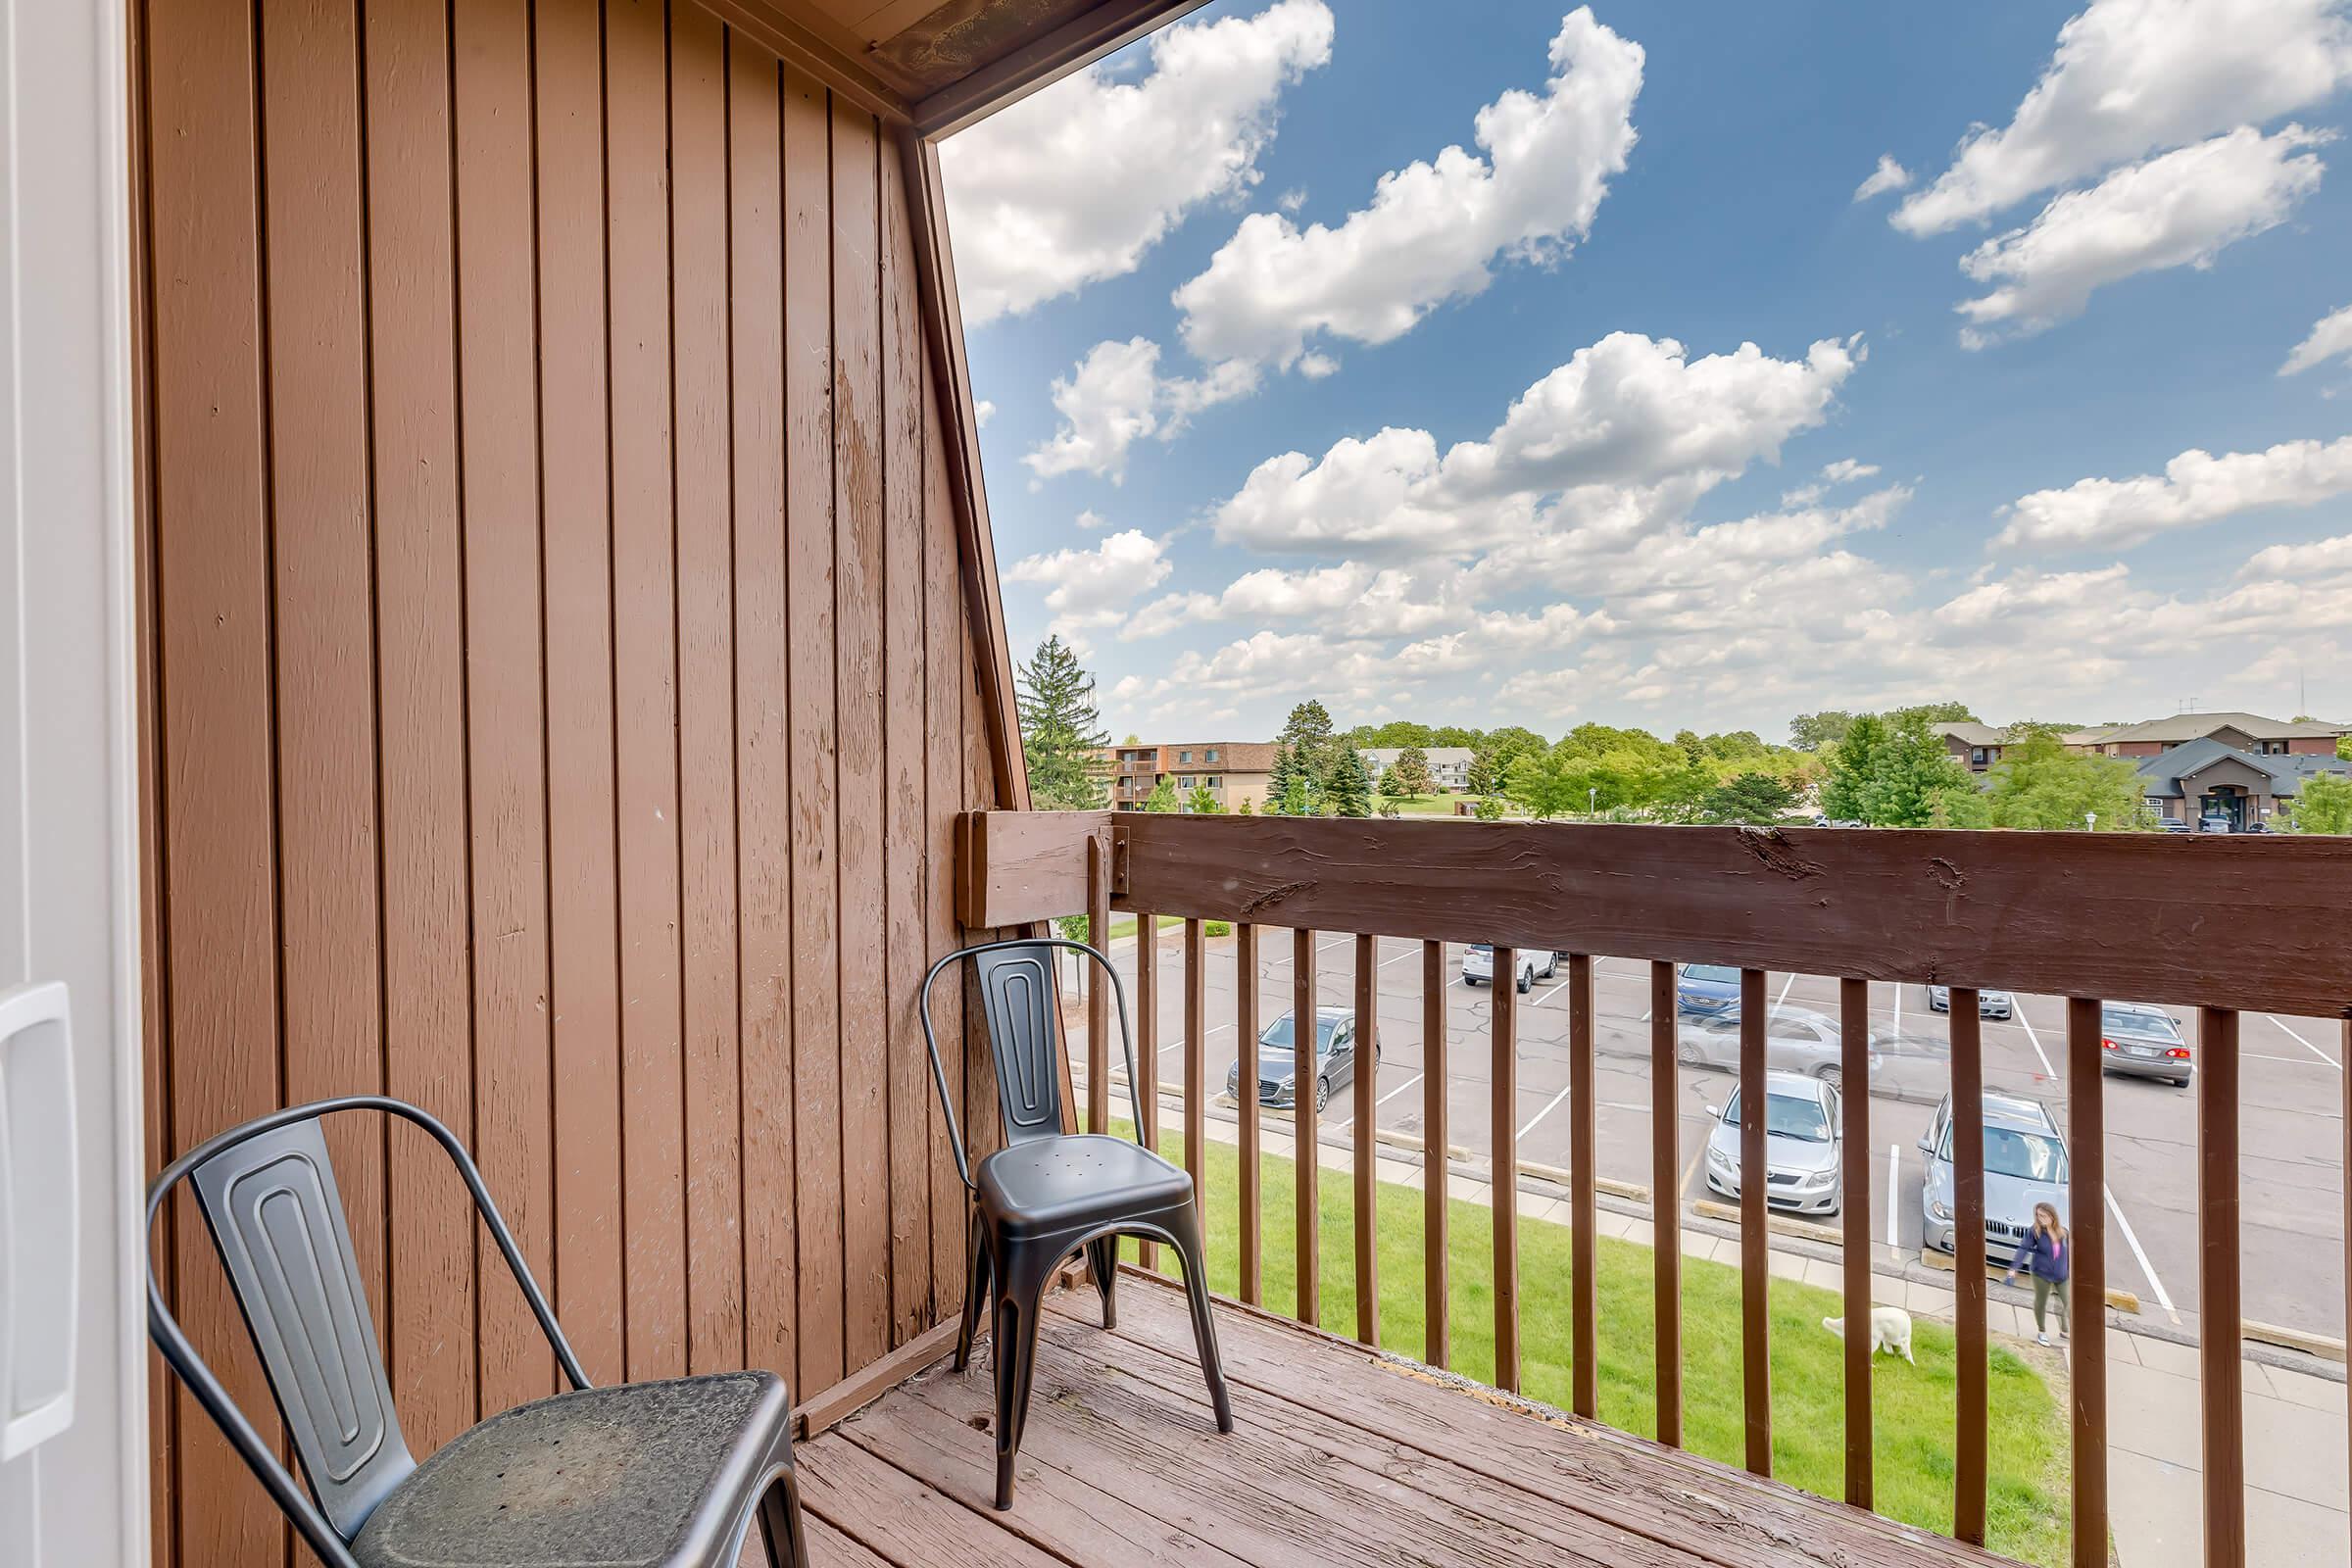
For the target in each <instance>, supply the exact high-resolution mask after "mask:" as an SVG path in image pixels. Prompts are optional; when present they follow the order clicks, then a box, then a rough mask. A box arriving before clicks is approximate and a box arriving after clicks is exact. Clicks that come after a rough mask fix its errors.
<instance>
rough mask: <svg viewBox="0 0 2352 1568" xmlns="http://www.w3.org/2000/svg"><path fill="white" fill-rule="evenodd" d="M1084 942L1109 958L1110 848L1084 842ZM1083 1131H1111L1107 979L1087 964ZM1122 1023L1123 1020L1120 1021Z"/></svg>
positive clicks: (1100, 839)
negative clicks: (1084, 1123)
mask: <svg viewBox="0 0 2352 1568" xmlns="http://www.w3.org/2000/svg"><path fill="white" fill-rule="evenodd" d="M1086 940H1087V942H1088V944H1089V945H1090V946H1092V947H1093V948H1094V950H1095V951H1096V952H1097V953H1100V954H1102V955H1103V956H1104V957H1108V956H1110V844H1109V842H1108V841H1107V840H1105V839H1103V837H1102V836H1101V835H1097V836H1096V837H1094V838H1090V839H1088V840H1087V841H1086ZM1086 970H1087V973H1086V1130H1087V1131H1088V1132H1090V1133H1104V1134H1107V1133H1108V1132H1109V1131H1110V976H1109V975H1107V974H1105V973H1104V972H1103V966H1102V965H1101V964H1099V963H1097V962H1095V961H1094V959H1092V958H1089V959H1087V960H1086ZM1121 1021H1122V1022H1124V1021H1125V1020H1124V1019H1122V1020H1121Z"/></svg>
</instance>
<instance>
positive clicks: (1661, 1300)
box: [1649, 959, 1683, 1448]
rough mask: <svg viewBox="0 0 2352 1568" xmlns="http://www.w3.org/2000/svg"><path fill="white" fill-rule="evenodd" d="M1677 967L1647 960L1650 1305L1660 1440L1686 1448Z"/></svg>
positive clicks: (1657, 960)
mask: <svg viewBox="0 0 2352 1568" xmlns="http://www.w3.org/2000/svg"><path fill="white" fill-rule="evenodd" d="M1674 1025H1675V1001H1674V965H1673V964H1671V963H1668V962H1666V961H1665V960H1664V959H1653V960H1652V961H1651V963H1650V966H1649V1194H1650V1198H1649V1214H1650V1224H1651V1227H1652V1230H1653V1240H1652V1242H1651V1246H1650V1253H1649V1269H1650V1295H1651V1306H1650V1310H1651V1313H1652V1316H1653V1318H1654V1320H1655V1325H1656V1327H1655V1333H1656V1336H1657V1342H1656V1347H1655V1357H1656V1378H1657V1387H1658V1441H1659V1442H1660V1443H1663V1444H1665V1445H1667V1446H1670V1447H1676V1448H1679V1447H1681V1446H1683V1236H1682V1230H1683V1195H1682V1182H1683V1154H1682V1124H1681V1121H1680V1110H1681V1107H1680V1105H1679V1104H1678V1103H1677V1101H1678V1099H1679V1097H1680V1095H1681V1091H1682V1072H1681V1068H1680V1067H1679V1065H1678V1064H1677V1063H1676V1061H1675V1039H1674Z"/></svg>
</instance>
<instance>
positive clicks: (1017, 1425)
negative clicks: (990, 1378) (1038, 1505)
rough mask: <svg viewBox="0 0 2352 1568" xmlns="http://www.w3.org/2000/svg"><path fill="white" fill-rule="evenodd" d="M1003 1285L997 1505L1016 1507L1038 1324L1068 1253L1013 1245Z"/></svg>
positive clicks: (999, 1295)
mask: <svg viewBox="0 0 2352 1568" xmlns="http://www.w3.org/2000/svg"><path fill="white" fill-rule="evenodd" d="M1005 1251H1006V1256H1005V1260H1004V1262H1003V1264H1002V1267H1003V1270H1004V1277H1003V1278H1002V1279H1000V1280H999V1281H998V1282H997V1287H998V1288H997V1316H996V1341H995V1349H994V1354H995V1356H996V1360H997V1506H998V1507H1000V1508H1009V1507H1011V1506H1012V1467H1013V1459H1014V1456H1015V1455H1017V1454H1018V1453H1019V1452H1020V1447H1021V1429H1022V1428H1023V1427H1024V1426H1025V1425H1027V1424H1028V1420H1029V1387H1030V1384H1031V1382H1032V1380H1033V1375H1034V1373H1035V1372H1036V1369H1037V1323H1038V1311H1039V1308H1040V1306H1041V1305H1042V1303H1043V1301H1044V1299H1045V1294H1046V1286H1047V1284H1048V1283H1049V1282H1051V1281H1052V1279H1053V1278H1054V1270H1055V1269H1056V1268H1058V1267H1059V1266H1060V1264H1061V1259H1062V1257H1063V1255H1064V1254H1063V1253H1062V1252H1061V1251H1059V1250H1054V1249H1051V1248H1043V1247H1030V1248H1026V1249H1024V1248H1020V1247H1017V1246H1016V1247H1008V1248H1007V1249H1006V1250H1005Z"/></svg>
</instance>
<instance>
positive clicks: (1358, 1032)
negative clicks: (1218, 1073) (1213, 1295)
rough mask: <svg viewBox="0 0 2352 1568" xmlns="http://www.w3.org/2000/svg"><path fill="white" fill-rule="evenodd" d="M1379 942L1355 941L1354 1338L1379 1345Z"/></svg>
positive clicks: (1360, 938)
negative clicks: (1375, 1119) (1376, 1124)
mask: <svg viewBox="0 0 2352 1568" xmlns="http://www.w3.org/2000/svg"><path fill="white" fill-rule="evenodd" d="M1379 948H1380V943H1379V940H1378V939H1377V938H1375V937H1371V936H1366V935H1363V934H1361V933H1359V934H1358V935H1357V936H1356V939H1355V1076H1354V1078H1353V1080H1352V1087H1353V1088H1354V1091H1355V1107H1354V1109H1355V1126H1354V1129H1353V1131H1354V1134H1355V1139H1354V1150H1353V1156H1354V1160H1355V1337H1356V1338H1357V1339H1358V1340H1360V1341H1362V1342H1363V1343H1364V1344H1366V1345H1378V1344H1379V1343H1380V1230H1379V1214H1378V1205H1379V1202H1380V1184H1379V1183H1378V1182H1377V1181H1376V1180H1374V1176H1375V1175H1376V1173H1377V1170H1378V1167H1377V1165H1376V1164H1375V1161H1374V1157H1373V1143H1372V1132H1373V1126H1372V1119H1373V1117H1374V1116H1375V1115H1377V1114H1378V1113H1379V1112H1378V1105H1379V1102H1380V956H1379Z"/></svg>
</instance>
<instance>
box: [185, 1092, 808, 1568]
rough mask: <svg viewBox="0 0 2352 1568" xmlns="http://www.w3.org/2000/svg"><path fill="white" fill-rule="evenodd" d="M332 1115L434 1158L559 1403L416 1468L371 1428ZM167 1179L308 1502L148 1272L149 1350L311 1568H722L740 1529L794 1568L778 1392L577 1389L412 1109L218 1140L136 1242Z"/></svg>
mask: <svg viewBox="0 0 2352 1568" xmlns="http://www.w3.org/2000/svg"><path fill="white" fill-rule="evenodd" d="M346 1110H375V1111H382V1112H384V1113H386V1114H388V1115H393V1116H399V1117H401V1118H403V1119H405V1120H407V1121H410V1122H414V1123H415V1124H416V1125H417V1126H418V1127H420V1128H422V1129H423V1130H424V1131H425V1132H426V1133H427V1134H429V1135H430V1136H431V1137H432V1138H433V1140H434V1141H435V1142H436V1143H438V1144H439V1145H440V1146H441V1147H442V1149H443V1150H444V1151H445V1152H447V1153H448V1154H449V1157H450V1159H451V1161H452V1162H453V1163H455V1165H456V1166H457V1169H458V1174H459V1176H460V1177H462V1178H463V1179H464V1181H465V1183H466V1190H467V1191H468V1192H469V1193H471V1194H472V1195H473V1202H474V1207H475V1208H476V1209H478V1210H479V1211H480V1213H481V1216H482V1219H483V1220H484V1222H485V1223H487V1224H488V1226H489V1227H490V1234H491V1236H492V1237H493V1238H494V1239H495V1240H496V1241H497V1243H498V1250H499V1251H500V1252H502V1253H503V1254H505V1256H506V1259H507V1266H508V1267H509V1268H511V1269H512V1270H514V1273H515V1283H516V1284H518V1285H520V1286H521V1287H522V1294H523V1297H524V1299H526V1300H528V1301H529V1302H530V1306H531V1311H532V1313H533V1314H534V1315H535V1316H536V1317H537V1318H538V1320H539V1327H540V1328H541V1329H542V1330H543V1331H544V1332H545V1333H546V1335H547V1340H548V1344H549V1345H551V1346H552V1347H554V1348H555V1352H556V1359H557V1360H558V1361H559V1362H561V1363H562V1364H563V1367H564V1376H565V1377H566V1378H567V1379H569V1380H570V1383H571V1388H572V1392H571V1393H568V1394H559V1395H557V1396H555V1397H552V1398H547V1399H538V1400H534V1401H533V1402H531V1403H529V1404H522V1405H517V1406H516V1407H515V1408H514V1409H512V1410H509V1411H507V1412H506V1413H504V1414H503V1415H495V1416H492V1417H491V1418H490V1419H489V1420H487V1421H484V1422H482V1423H481V1424H480V1425H479V1426H476V1427H474V1428H473V1429H472V1430H471V1431H468V1432H466V1433H465V1434H463V1435H462V1436H460V1437H459V1438H457V1439H456V1440H455V1441H453V1442H451V1443H450V1444H448V1445H447V1446H444V1447H443V1448H442V1449H441V1450H440V1451H439V1452H437V1453H435V1454H433V1455H432V1456H431V1457H430V1458H428V1459H426V1460H425V1461H424V1462H423V1463H422V1464H419V1463H417V1460H416V1459H415V1458H413V1457H411V1455H410V1453H409V1448H408V1445H407V1443H406V1442H405V1441H404V1440H403V1438H402V1437H401V1432H400V1421H399V1417H398V1416H397V1414H396V1413H395V1412H394V1410H393V1408H392V1394H391V1390H390V1387H389V1386H388V1384H387V1383H386V1382H385V1378H384V1363H383V1358H382V1356H381V1355H380V1354H378V1353H377V1349H376V1338H375V1324H374V1320H373V1318H372V1317H371V1316H370V1314H369V1312H368V1298H367V1295H366V1293H365V1291H364V1290H363V1288H362V1286H361V1282H360V1275H359V1268H358V1264H357V1260H356V1259H355V1258H354V1256H353V1254H352V1250H351V1233H350V1230H349V1228H348V1227H347V1226H346V1224H345V1221H344V1214H343V1200H342V1197H341V1195H340V1193H339V1191H338V1189H337V1188H336V1186H335V1173H334V1167H333V1165H332V1163H331V1162H330V1161H329V1160H328V1158H327V1152H326V1136H325V1133H324V1131H323V1130H322V1129H321V1128H320V1126H319V1118H321V1117H322V1116H326V1115H329V1114H332V1113H334V1112H337V1111H346ZM183 1180H192V1184H193V1186H194V1188H195V1194H196V1201H197V1205H198V1207H199V1208H200V1209H201V1211H202V1212H203V1214H204V1218H205V1222H206V1224H207V1225H209V1226H210V1227H211V1229H212V1235H213V1241H214V1244H215V1245H216V1246H217V1247H219V1248H220V1250H221V1265H222V1267H223V1268H224V1269H226V1271H227V1273H228V1277H229V1283H230V1285H231V1286H232V1287H233V1288H234V1290H235V1292H236V1297H237V1302H238V1305H239V1306H240V1307H242V1308H243V1310H244V1314H245V1323H246V1327H247V1328H248V1329H249V1330H250V1331H251V1332H252V1335H253V1340H254V1346H255V1348H256V1349H258V1350H259V1351H260V1352H261V1358H262V1366H263V1369H264V1371H265V1372H267V1373H268V1375H269V1378H270V1393H271V1395H272V1396H273V1397H275V1398H276V1400H277V1408H278V1413H279V1415H280V1416H282V1417H283V1418H284V1420H285V1423H286V1429H287V1431H288V1432H289V1433H290V1434H291V1435H292V1437H293V1440H294V1451H295V1453H296V1454H297V1455H298V1456H299V1457H300V1459H301V1461H302V1468H303V1472H304V1474H305V1475H306V1476H307V1477H308V1478H309V1480H310V1484H311V1495H305V1494H304V1493H303V1491H302V1489H301V1488H300V1487H298V1486H297V1485H296V1484H295V1481H294V1478H293V1477H292V1476H291V1475H289V1474H288V1473H287V1471H286V1468H285V1466H284V1465H282V1464H280V1463H279V1462H278V1460H277V1455H276V1454H275V1453H273V1452H272V1451H271V1449H270V1446H269V1445H268V1444H266V1443H264V1442H263V1441H262V1439H261V1436H260V1434H258V1433H256V1432H255V1431H254V1429H253V1426H252V1424H251V1423H250V1422H248V1421H247V1420H246V1419H245V1416H244V1414H243V1412H242V1411H240V1410H239V1409H238V1408H237V1406H236V1404H235V1403H234V1401H232V1400H231V1399H230V1398H229V1397H228V1392H227V1391H226V1390H225V1389H223V1388H222V1387H221V1382H220V1380H219V1379H218V1378H216V1377H215V1376H214V1375H213V1372H212V1369H211V1368H209V1367H207V1366H206V1365H205V1364H204V1361H203V1359H202V1358H201V1357H199V1356H198V1355H197V1353H196V1349H195V1347H194V1346H192V1345H190V1344H189V1343H188V1339H187V1336H186V1335H185V1334H184V1333H183V1332H182V1331H181V1329H180V1327H179V1324H178V1323H177V1322H175V1321H174V1320H173V1319H172V1313H171V1311H170V1309H169V1308H167V1307H166V1306H165V1304H164V1298H163V1293H162V1292H161V1291H160V1290H158V1289H157V1286H156V1281H155V1267H154V1260H153V1257H152V1255H151V1256H150V1258H149V1260H148V1268H147V1326H148V1332H149V1334H150V1335H151V1336H152V1337H153V1338H154V1340H155V1343H156V1348H158V1349H160V1350H161V1351H162V1352H163V1356H164V1359H165V1360H166V1361H167V1362H169V1363H170V1364H171V1367H172V1371H173V1372H175V1373H177V1374H178V1376H179V1379H180V1381H181V1382H183V1383H185V1384H186V1385H187V1386H188V1391H189V1392H190V1393H192V1394H193V1395H195V1397H196V1401H197V1403H199V1404H201V1405H203V1406H204V1408H205V1410H206V1412H207V1413H208V1414H210V1415H211V1416H212V1418H213V1420H214V1421H216V1422H218V1423H219V1424H220V1427H221V1431H222V1432H223V1433H224V1434H226V1435H227V1438H228V1440H229V1443H230V1444H231V1445H232V1446H234V1447H235V1448H236V1450H237V1452H238V1453H239V1454H240V1455H242V1456H243V1458H244V1460H245V1463H246V1465H247V1466H248V1467H250V1468H251V1469H252V1471H253V1473H254V1474H255V1476H257V1477H259V1478H260V1480H261V1483H262V1486H263V1488H264V1489H265V1490H266V1491H268V1492H269V1494H270V1497H271V1498H272V1499H273V1500H274V1501H275V1502H276V1503H277V1506H278V1507H279V1509H280V1510H281V1511H283V1512H284V1514H285V1515H286V1517H287V1519H288V1520H290V1521H291V1522H292V1523H293V1525H294V1528H295V1529H296V1530H297V1531H299V1532H300V1533H301V1535H302V1538H303V1540H304V1541H305V1542H307V1543H309V1544H310V1546H311V1549H312V1550H313V1551H315V1552H317V1553H318V1554H319V1558H320V1560H321V1561H323V1562H324V1563H326V1564H327V1565H328V1568H459V1565H464V1568H483V1565H485V1564H498V1565H500V1568H569V1565H573V1564H579V1563H587V1562H593V1563H596V1564H599V1565H600V1568H689V1565H695V1568H722V1565H725V1568H732V1565H733V1564H734V1562H735V1560H736V1556H737V1554H738V1553H739V1552H740V1551H741V1549H742V1546H743V1542H744V1537H745V1535H746V1533H747V1532H748V1531H749V1530H750V1528H751V1522H752V1516H753V1514H754V1513H755V1512H757V1513H758V1514H759V1516H760V1530H761V1534H762V1536H763V1537H764V1538H765V1541H766V1544H767V1560H768V1563H769V1565H770V1568H788V1565H789V1568H807V1565H808V1560H809V1557H808V1547H807V1545H806V1543H805V1540H804V1535H803V1531H802V1528H801V1501H800V1490H799V1488H798V1486H797V1485H796V1484H795V1481H794V1477H793V1471H792V1399H791V1397H790V1395H789V1394H788V1393H787V1392H786V1390H785V1386H784V1380H783V1379H782V1378H779V1377H777V1376H775V1375H774V1374H773V1373H768V1372H723V1373H712V1374H708V1375H705V1376H701V1377H691V1378H678V1379H673V1380H670V1381H667V1382H661V1383H631V1384H623V1385H619V1386H616V1387H613V1388H606V1389H598V1388H593V1387H591V1386H590V1384H589V1382H588V1375H587V1374H586V1373H585V1372H583V1371H582V1370H581V1368H580V1362H579V1357H578V1356H576V1355H574V1354H573V1353H572V1348H571V1346H570V1344H569V1343H568V1342H567V1341H566V1340H565V1339H564V1331H563V1330H562V1329H561V1328H559V1327H557V1325H556V1317H555V1313H554V1312H553V1311H552V1310H551V1309H550V1308H549V1306H548V1304H547V1298H546V1297H545V1296H543V1295H542V1294H541V1293H540V1290H539V1286H538V1284H537V1282H536V1281H534V1280H533V1279H532V1278H531V1272H530V1269H529V1267H528V1266H527V1265H525V1263H524V1262H523V1260H522V1252H521V1250H519V1249H518V1248H517V1247H516V1246H515V1238H514V1235H513V1234H512V1233H511V1232H510V1231H509V1230H508V1229H507V1225H506V1221H505V1220H503V1219H501V1218H500V1217H499V1212H498V1205H497V1204H496V1203H494V1202H492V1201H491V1199H490V1194H489V1191H488V1189H487V1188H485V1187H484V1186H483V1185H482V1177H481V1172H480V1171H478V1170H476V1169H475V1168H474V1163H473V1161H472V1159H471V1158H470V1157H468V1156H467V1154H466V1150H465V1148H464V1146H462V1145H461V1144H460V1143H459V1142H458V1141H457V1139H456V1137H454V1136H453V1135H452V1134H451V1133H450V1131H449V1129H448V1128H446V1127H444V1126H442V1125H441V1123H440V1122H438V1121H436V1120H434V1119H433V1117H431V1116H430V1115H428V1114H426V1113H425V1112H424V1111H422V1110H419V1109H417V1107H416V1106H415V1105H411V1104H408V1103H404V1102H402V1101H398V1100H391V1099H387V1098H385V1097H383V1096H380V1095H352V1096H347V1097H345V1098H342V1099H338V1100H321V1101H318V1102H316V1103H312V1104H308V1105H296V1106H293V1107H291V1108H289V1109H286V1110H280V1111H276V1112H273V1113H272V1114H270V1115H268V1116H264V1117H261V1118H260V1119H258V1120H255V1121H251V1122H247V1123H246V1124H245V1125H244V1126H242V1127H236V1128H232V1129H231V1130H229V1131H227V1132H225V1133H222V1134H221V1135H220V1136H219V1137H217V1138H214V1139H212V1140H210V1141H209V1142H207V1143H205V1144H204V1145H202V1146H201V1147H199V1148H197V1149H194V1150H192V1151H190V1152H188V1153H187V1154H185V1155H183V1156H182V1157H180V1158H179V1159H177V1160H174V1161H173V1162H172V1165H171V1166H170V1168H168V1169H167V1170H165V1171H164V1173H163V1174H162V1175H161V1176H158V1177H157V1178H156V1180H155V1185H154V1186H153V1187H151V1188H150V1189H148V1194H147V1227H148V1230H149V1232H150V1234H152V1233H153V1231H154V1229H155V1216H156V1211H157V1209H158V1208H160V1207H161V1206H162V1204H163V1201H164V1197H165V1195H166V1194H168V1193H169V1192H171V1190H172V1188H173V1187H175V1186H177V1185H178V1184H179V1183H180V1182H181V1181H183ZM314 1498H315V1499H316V1500H314Z"/></svg>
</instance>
